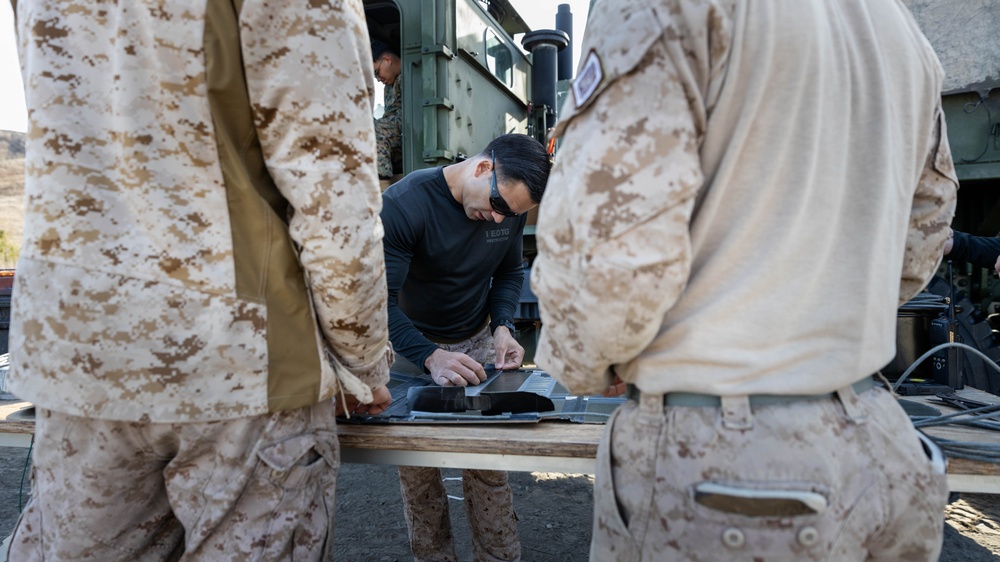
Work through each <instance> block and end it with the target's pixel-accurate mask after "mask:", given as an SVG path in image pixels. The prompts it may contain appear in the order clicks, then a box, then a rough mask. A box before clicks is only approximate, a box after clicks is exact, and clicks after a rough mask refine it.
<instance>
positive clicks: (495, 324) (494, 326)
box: [490, 318, 514, 336]
mask: <svg viewBox="0 0 1000 562" xmlns="http://www.w3.org/2000/svg"><path fill="white" fill-rule="evenodd" d="M500 326H507V329H508V330H510V335H512V336H513V335H514V323H513V322H511V321H510V318H502V319H500V320H494V321H492V322H490V334H492V333H494V332H496V331H497V328H499V327H500Z"/></svg>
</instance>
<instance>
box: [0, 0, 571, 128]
mask: <svg viewBox="0 0 1000 562" xmlns="http://www.w3.org/2000/svg"><path fill="white" fill-rule="evenodd" d="M509 1H510V3H511V4H512V5H513V6H514V9H515V10H517V13H519V14H520V15H521V18H522V19H524V21H525V23H527V24H528V27H530V28H532V29H554V28H555V26H556V10H557V9H558V5H559V4H569V5H570V9H571V10H572V12H573V35H574V38H573V43H574V45H573V46H574V51H575V54H574V55H573V67H574V69H575V68H576V66H577V65H578V63H579V61H580V53H579V50H580V40H581V39H582V38H583V29H584V26H585V24H586V21H587V9H588V7H589V6H590V0H509ZM27 121H28V117H27V113H26V112H25V109H24V88H23V86H22V83H21V70H20V67H19V66H18V62H17V46H16V44H15V39H14V14H13V11H12V9H11V6H10V2H0V130H5V131H18V132H22V133H23V132H25V131H26V130H27V126H28V124H27Z"/></svg>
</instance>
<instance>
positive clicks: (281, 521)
mask: <svg viewBox="0 0 1000 562" xmlns="http://www.w3.org/2000/svg"><path fill="white" fill-rule="evenodd" d="M257 457H258V460H259V465H258V470H257V483H258V485H259V486H262V488H263V491H262V494H261V495H262V497H263V498H265V502H266V499H267V498H270V499H272V500H273V504H272V509H271V511H270V516H269V521H268V524H267V532H266V536H265V540H264V541H261V542H262V544H263V550H262V552H261V553H260V558H262V559H265V560H269V559H271V558H273V557H276V556H278V555H279V554H281V553H287V552H292V558H293V559H300V558H301V559H313V558H315V552H317V551H322V552H326V553H330V550H331V548H332V541H333V532H332V531H333V518H334V513H335V511H334V510H335V506H334V496H335V494H336V486H337V468H338V467H339V464H340V461H339V458H340V455H339V444H338V442H337V435H336V433H335V432H332V431H326V430H320V431H314V432H310V433H305V434H301V435H296V436H294V437H289V438H287V439H284V440H282V441H279V442H276V443H273V444H270V445H268V446H266V447H263V448H261V449H260V450H258V452H257ZM268 490H270V491H268ZM310 553H312V554H310ZM307 554H310V555H309V556H307Z"/></svg>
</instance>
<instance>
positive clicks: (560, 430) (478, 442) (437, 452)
mask: <svg viewBox="0 0 1000 562" xmlns="http://www.w3.org/2000/svg"><path fill="white" fill-rule="evenodd" d="M959 395H961V396H963V397H966V398H972V399H975V400H979V401H981V402H989V403H1000V397H998V396H994V395H992V394H987V393H985V392H980V391H978V390H974V389H965V390H961V391H959ZM904 398H906V399H909V400H913V401H916V402H923V403H927V401H928V399H929V398H931V397H904ZM27 407H30V404H28V403H27V402H9V401H8V402H0V446H7V447H27V446H28V445H29V444H30V443H31V436H32V433H33V431H34V425H35V424H34V419H33V418H31V417H29V416H25V415H24V411H25V409H26V408H27ZM935 407H936V408H938V409H939V410H941V411H942V412H944V413H947V412H949V411H955V410H953V409H951V408H949V407H947V406H939V405H935ZM603 432H604V426H603V425H593V424H589V425H586V424H575V423H566V422H556V421H544V422H539V423H528V424H513V425H487V424H470V425H454V424H429V425H416V424H386V425H374V424H370V425H358V424H349V423H341V424H338V426H337V435H338V436H339V438H340V446H341V460H342V461H343V462H350V463H365V464H390V465H404V466H436V467H453V468H480V469H494V470H515V471H530V472H562V473H570V474H593V473H594V459H595V457H596V456H597V444H598V442H599V441H600V439H601V435H602V434H603ZM927 433H928V434H931V435H933V436H936V437H943V438H948V439H953V440H956V441H967V442H982V443H993V444H998V445H1000V432H995V431H988V430H982V429H971V428H965V427H951V426H949V427H941V428H931V429H928V430H927ZM948 485H949V488H951V490H952V491H954V492H973V493H989V494H1000V464H992V463H985V462H977V461H969V460H965V459H949V462H948Z"/></svg>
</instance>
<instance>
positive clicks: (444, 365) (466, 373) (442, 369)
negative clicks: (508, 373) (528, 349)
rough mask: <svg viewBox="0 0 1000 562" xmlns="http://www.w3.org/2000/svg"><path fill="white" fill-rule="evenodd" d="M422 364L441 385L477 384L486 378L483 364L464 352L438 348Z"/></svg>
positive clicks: (432, 378)
mask: <svg viewBox="0 0 1000 562" xmlns="http://www.w3.org/2000/svg"><path fill="white" fill-rule="evenodd" d="M522 353H523V351H522ZM424 366H425V367H427V370H428V371H430V372H431V380H433V381H434V382H435V383H437V384H439V385H441V386H469V385H470V384H471V385H477V384H479V383H481V382H483V381H484V380H486V371H485V370H484V369H483V366H482V365H480V364H479V362H478V361H476V360H475V359H473V358H471V357H469V356H468V355H466V354H464V353H456V352H453V351H445V350H443V349H438V350H437V351H435V352H434V353H431V355H430V357H428V358H427V360H426V361H424Z"/></svg>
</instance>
